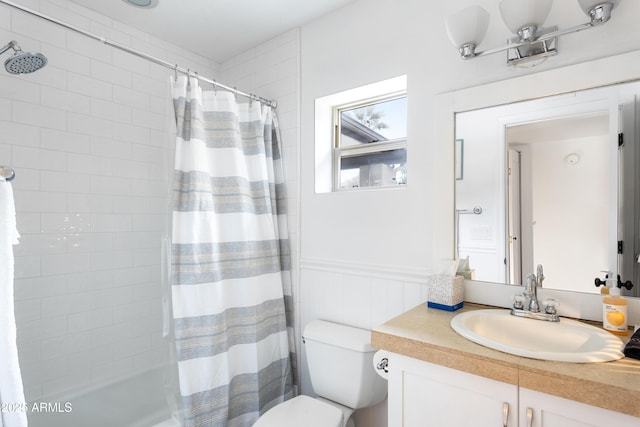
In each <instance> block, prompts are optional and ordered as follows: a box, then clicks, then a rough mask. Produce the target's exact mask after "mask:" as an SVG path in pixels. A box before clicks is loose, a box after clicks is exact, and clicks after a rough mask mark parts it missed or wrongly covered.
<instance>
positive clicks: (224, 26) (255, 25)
mask: <svg viewBox="0 0 640 427" xmlns="http://www.w3.org/2000/svg"><path fill="white" fill-rule="evenodd" d="M71 1H73V2H74V3H77V4H80V5H82V6H84V7H87V8H88V9H92V10H94V11H96V12H99V13H101V14H102V15H105V16H108V17H109V18H112V19H114V20H116V21H120V22H122V23H125V24H128V25H130V26H132V27H134V28H137V29H139V30H141V31H144V32H145V33H148V34H151V35H153V36H155V37H157V38H159V39H162V40H165V41H168V42H171V43H173V44H175V45H178V46H181V47H183V48H185V49H188V50H190V51H192V52H195V53H197V54H200V55H202V56H205V57H207V58H209V59H212V60H214V61H216V62H224V61H226V60H227V59H229V58H231V57H233V56H235V55H237V54H239V53H242V52H244V51H246V50H247V49H250V48H251V47H254V46H256V45H258V44H260V43H262V42H265V41H267V40H269V39H271V38H273V37H275V36H277V35H279V34H281V33H284V32H286V31H288V30H290V29H292V28H295V27H298V26H300V25H302V24H304V23H305V22H308V21H310V20H313V19H315V18H317V17H320V16H322V15H324V14H327V13H329V12H331V11H333V10H335V9H338V8H340V7H342V6H344V5H346V4H348V3H351V2H352V1H353V0H159V4H158V6H157V7H155V8H151V9H143V8H138V7H133V6H130V5H129V4H127V3H125V2H124V1H122V0H100V1H96V0H71ZM97 35H99V36H100V35H101V34H97Z"/></svg>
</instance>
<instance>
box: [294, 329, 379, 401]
mask: <svg viewBox="0 0 640 427" xmlns="http://www.w3.org/2000/svg"><path fill="white" fill-rule="evenodd" d="M302 335H303V341H304V343H305V350H306V354H307V364H308V366H309V376H310V377H311V385H312V386H313V391H314V392H315V393H316V394H317V395H319V396H320V397H324V398H325V399H329V400H332V401H334V402H337V403H340V404H342V405H344V406H347V407H349V408H353V409H358V408H364V407H367V406H373V405H375V404H377V403H379V402H381V401H382V400H384V398H385V396H386V395H387V381H385V380H384V379H383V378H382V377H380V376H379V375H378V374H376V372H375V370H374V367H373V355H374V353H375V352H376V351H377V350H376V349H375V348H373V347H371V331H369V330H366V329H360V328H356V327H353V326H346V325H341V324H338V323H333V322H327V321H324V320H314V321H312V322H310V323H308V324H307V326H306V327H305V328H304V332H303V334H302Z"/></svg>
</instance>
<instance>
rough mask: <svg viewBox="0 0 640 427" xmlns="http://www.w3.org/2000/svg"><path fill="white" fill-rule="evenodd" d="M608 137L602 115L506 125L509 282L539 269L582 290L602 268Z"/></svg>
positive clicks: (604, 265) (519, 280) (604, 260)
mask: <svg viewBox="0 0 640 427" xmlns="http://www.w3.org/2000/svg"><path fill="white" fill-rule="evenodd" d="M608 132H609V115H608V114H607V113H606V112H603V113H589V114H582V115H575V116H570V117H563V118H558V119H553V120H543V121H537V122H532V123H526V124H521V125H512V126H508V127H507V147H508V153H509V156H508V160H509V169H510V174H509V175H508V187H509V188H508V191H507V193H508V205H507V206H508V214H509V220H508V225H509V251H508V253H509V255H510V256H509V258H510V260H509V263H508V267H509V278H510V280H511V283H523V282H524V280H523V278H522V274H523V273H524V274H525V275H526V274H528V273H530V272H532V271H534V264H542V265H543V266H544V270H545V276H547V277H553V278H554V281H559V282H560V283H566V284H574V285H575V286H576V288H577V289H583V290H584V289H585V288H588V287H589V286H593V279H594V278H595V277H597V276H598V275H599V272H600V270H603V269H606V268H607V265H608V255H607V251H608V247H607V239H608V237H607V236H608V223H609V222H608V203H609V188H610V182H609V180H610V174H609V161H608V159H609V137H608ZM527 157H528V158H527ZM527 169H529V171H527ZM514 170H516V171H517V173H514ZM526 235H531V236H532V238H531V239H528V238H526V237H525V236H526ZM514 237H516V238H517V239H516V240H515V242H518V240H519V242H518V243H517V244H516V245H514V244H513V242H511V240H512V239H513V238H514ZM534 242H535V243H534ZM525 254H526V255H525Z"/></svg>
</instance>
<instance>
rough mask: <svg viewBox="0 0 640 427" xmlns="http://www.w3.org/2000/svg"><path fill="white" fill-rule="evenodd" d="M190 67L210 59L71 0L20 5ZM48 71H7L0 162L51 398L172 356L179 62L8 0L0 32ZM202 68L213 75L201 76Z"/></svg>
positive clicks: (40, 378)
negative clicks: (170, 253)
mask: <svg viewBox="0 0 640 427" xmlns="http://www.w3.org/2000/svg"><path fill="white" fill-rule="evenodd" d="M19 3H20V4H24V5H25V6H27V7H30V8H32V9H35V10H38V11H41V12H42V13H45V14H48V15H50V16H53V17H55V18H58V19H60V20H63V21H66V22H68V23H70V24H72V25H76V26H78V27H80V28H83V29H85V30H88V31H91V32H94V33H96V34H99V35H103V36H106V37H107V38H109V39H111V40H114V41H117V42H119V43H122V44H124V45H126V46H131V47H133V48H136V49H139V50H142V51H145V52H149V53H150V54H152V55H155V56H158V57H160V58H163V59H165V60H168V61H171V62H177V63H179V64H180V65H181V66H184V67H190V68H191V69H194V70H195V69H198V70H201V74H210V73H213V72H217V70H218V68H219V66H218V65H217V64H215V63H213V62H211V61H209V60H207V59H205V58H202V57H199V56H198V55H195V54H193V53H190V52H187V51H185V50H183V49H181V48H178V47H176V46H173V45H171V44H168V43H166V42H163V41H160V40H158V39H156V38H154V37H151V36H149V35H148V34H144V33H141V32H140V31H138V30H136V29H134V28H131V27H127V26H124V25H121V24H119V23H117V22H113V21H111V20H110V19H107V18H105V17H103V16H101V15H98V14H95V13H93V12H91V11H89V10H86V9H84V8H82V7H79V6H77V5H75V4H74V3H71V2H68V1H67V0H40V1H37V0H22V1H20V2H19ZM12 39H15V40H17V41H18V43H19V44H20V45H21V46H22V48H23V49H24V50H25V51H40V52H42V53H44V54H45V55H46V56H47V57H48V59H49V63H48V65H47V66H46V67H45V68H43V69H41V70H39V71H37V72H36V73H33V74H29V75H25V76H22V77H16V76H11V75H9V74H7V73H5V72H4V70H3V71H2V73H0V83H1V84H0V106H1V108H0V164H4V165H8V166H11V167H13V168H14V169H15V171H16V179H15V181H14V182H13V188H14V191H15V200H16V207H17V219H18V228H19V231H20V233H21V234H22V239H21V242H20V244H19V245H18V246H16V247H15V254H16V280H15V297H16V316H17V326H18V348H19V356H20V360H21V367H22V374H23V380H24V384H25V393H26V398H27V400H29V401H33V400H44V401H48V400H51V399H52V398H53V396H59V395H67V394H69V393H71V392H74V391H78V390H81V389H86V388H92V387H95V386H99V385H101V384H103V383H105V382H109V381H113V380H115V379H117V378H119V377H125V376H129V375H132V374H134V373H136V372H140V371H143V370H146V369H149V368H151V367H153V366H157V365H159V364H161V363H163V361H164V358H165V353H166V351H165V348H164V347H163V346H164V343H163V340H162V338H161V327H162V321H161V303H160V289H161V288H160V283H161V277H160V237H161V235H162V233H163V231H164V230H165V229H166V219H167V207H168V205H167V195H168V186H167V183H168V179H169V177H170V168H171V166H172V163H171V161H170V160H169V159H170V157H171V156H170V147H171V146H172V141H171V139H172V138H170V137H169V135H170V132H169V131H170V123H171V120H173V118H172V114H173V113H172V111H171V108H172V107H171V102H170V99H169V98H168V91H167V88H168V86H167V82H168V76H170V75H172V74H173V72H172V71H171V70H167V69H164V68H161V67H159V66H156V65H153V64H151V63H149V62H147V61H144V60H141V59H138V58H136V57H134V56H131V55H129V54H126V53H123V52H121V51H118V50H116V49H113V48H110V47H108V46H105V45H103V44H101V43H99V42H97V41H94V40H91V39H88V38H86V37H84V36H81V35H79V34H76V33H74V32H71V31H68V30H66V29H62V28H61V27H58V26H55V25H53V24H50V23H47V22H46V21H43V20H41V19H37V18H33V17H31V16H29V15H26V14H25V13H22V12H20V11H15V10H12V9H10V8H9V7H7V6H5V5H0V40H3V41H2V43H3V44H4V43H5V42H8V41H9V40H12ZM205 71H206V73H205Z"/></svg>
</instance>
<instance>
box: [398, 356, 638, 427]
mask: <svg viewBox="0 0 640 427" xmlns="http://www.w3.org/2000/svg"><path fill="white" fill-rule="evenodd" d="M389 360H390V364H389V426H390V427H391V426H393V427H400V426H402V427H430V426H433V427H467V426H474V427H505V426H507V427H606V426H614V425H615V426H616V427H638V426H639V425H640V419H639V418H636V417H632V416H629V415H625V414H620V413H618V412H614V411H610V410H606V409H602V408H598V407H595V406H590V405H585V404H583V403H579V402H575V401H571V400H567V399H563V398H560V397H556V396H552V395H549V394H545V393H540V392H537V391H533V390H528V389H524V388H519V387H518V386H517V385H514V384H507V383H503V382H500V381H495V380H492V379H488V378H484V377H480V376H477V375H473V374H469V373H466V372H462V371H458V370H455V369H450V368H446V367H443V366H440V365H436V364H433V363H429V362H423V361H420V360H417V359H413V358H410V357H405V356H401V355H397V354H392V355H391V357H390V358H389ZM585 393H589V390H585ZM529 414H530V416H531V421H530V422H529V419H528V415H529Z"/></svg>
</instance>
